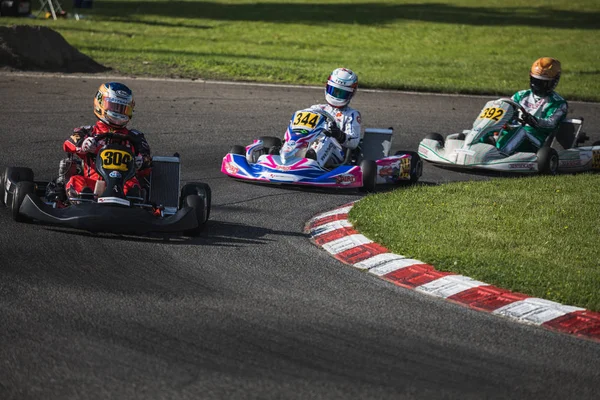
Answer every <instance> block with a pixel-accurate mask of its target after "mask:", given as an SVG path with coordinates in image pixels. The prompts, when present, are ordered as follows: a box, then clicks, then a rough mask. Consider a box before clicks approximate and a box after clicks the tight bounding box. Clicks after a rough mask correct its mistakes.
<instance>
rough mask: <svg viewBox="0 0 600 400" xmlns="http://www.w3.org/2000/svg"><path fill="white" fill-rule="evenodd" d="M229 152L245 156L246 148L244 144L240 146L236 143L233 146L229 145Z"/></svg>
mask: <svg viewBox="0 0 600 400" xmlns="http://www.w3.org/2000/svg"><path fill="white" fill-rule="evenodd" d="M229 152H230V153H231V154H239V155H240V156H245V155H246V148H245V147H244V146H240V145H239V144H236V145H234V146H231V150H229Z"/></svg>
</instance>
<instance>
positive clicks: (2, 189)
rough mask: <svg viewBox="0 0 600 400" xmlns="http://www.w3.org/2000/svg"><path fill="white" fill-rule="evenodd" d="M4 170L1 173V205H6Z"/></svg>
mask: <svg viewBox="0 0 600 400" xmlns="http://www.w3.org/2000/svg"><path fill="white" fill-rule="evenodd" d="M4 182H5V181H4V172H3V173H2V174H0V206H5V205H6V204H4V196H5V193H6V188H5V186H4Z"/></svg>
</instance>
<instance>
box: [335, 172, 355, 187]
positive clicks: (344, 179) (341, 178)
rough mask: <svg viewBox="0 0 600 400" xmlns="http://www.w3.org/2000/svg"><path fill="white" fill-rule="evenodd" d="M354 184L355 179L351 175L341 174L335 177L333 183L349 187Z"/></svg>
mask: <svg viewBox="0 0 600 400" xmlns="http://www.w3.org/2000/svg"><path fill="white" fill-rule="evenodd" d="M354 182H356V177H355V176H354V175H351V174H342V175H338V176H336V177H335V183H337V184H338V185H350V184H351V183H354Z"/></svg>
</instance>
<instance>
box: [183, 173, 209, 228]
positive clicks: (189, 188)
mask: <svg viewBox="0 0 600 400" xmlns="http://www.w3.org/2000/svg"><path fill="white" fill-rule="evenodd" d="M190 195H197V196H200V197H203V198H206V207H205V211H206V221H208V219H209V218H210V209H211V204H212V190H211V189H210V186H209V185H208V184H206V183H202V182H191V183H186V184H185V185H184V186H183V187H182V188H181V194H180V196H179V208H182V206H183V205H184V204H185V203H184V199H185V198H186V197H188V196H190Z"/></svg>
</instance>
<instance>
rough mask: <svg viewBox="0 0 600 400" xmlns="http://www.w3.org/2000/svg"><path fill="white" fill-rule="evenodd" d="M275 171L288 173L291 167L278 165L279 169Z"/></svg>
mask: <svg viewBox="0 0 600 400" xmlns="http://www.w3.org/2000/svg"><path fill="white" fill-rule="evenodd" d="M275 169H277V170H279V171H284V172H287V171H289V170H290V169H291V167H288V166H286V165H278V166H277V167H275Z"/></svg>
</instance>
